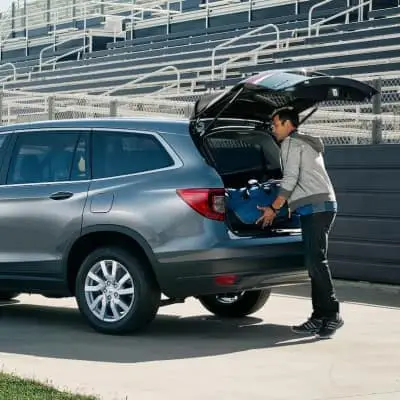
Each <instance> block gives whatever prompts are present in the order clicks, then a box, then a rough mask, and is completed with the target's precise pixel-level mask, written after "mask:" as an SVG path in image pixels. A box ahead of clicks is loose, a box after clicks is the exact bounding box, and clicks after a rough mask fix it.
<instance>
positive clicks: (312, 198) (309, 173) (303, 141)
mask: <svg viewBox="0 0 400 400" xmlns="http://www.w3.org/2000/svg"><path fill="white" fill-rule="evenodd" d="M298 124H299V115H298V113H297V112H296V111H294V110H293V109H291V108H284V109H280V110H277V111H275V112H274V114H273V115H272V127H273V134H274V136H275V138H276V139H277V141H278V142H280V144H281V163H282V170H283V178H282V181H281V187H280V191H279V193H278V196H277V198H276V199H275V200H274V202H273V203H272V205H271V206H270V207H258V208H259V209H260V210H261V211H262V212H263V215H262V216H261V217H260V218H259V219H258V221H257V223H261V224H262V226H263V227H265V226H267V225H270V224H271V223H272V221H273V220H274V218H275V216H276V214H277V213H278V211H279V209H280V208H281V207H282V206H283V205H284V204H285V203H286V202H288V206H289V208H290V210H291V212H295V213H296V214H298V215H300V221H301V228H302V234H303V242H304V251H305V263H306V266H307V269H308V273H309V276H310V278H311V297H312V306H313V313H312V315H311V317H310V318H309V319H308V320H307V321H306V322H304V323H303V324H301V325H298V326H293V327H292V330H293V331H294V332H296V333H301V334H314V335H317V336H319V337H321V338H329V337H331V336H332V335H333V334H334V333H335V332H336V330H337V329H339V328H340V327H342V326H343V323H344V322H343V320H342V318H341V316H340V314H339V302H338V300H337V298H336V295H335V290H334V287H333V282H332V277H331V273H330V269H329V264H328V260H327V250H328V235H329V232H330V229H331V226H332V224H333V222H334V220H335V217H336V212H337V203H336V196H335V192H334V189H333V187H332V183H331V180H330V178H329V176H328V173H327V171H326V169H325V163H324V159H323V151H324V145H323V142H322V140H321V139H320V138H317V137H313V136H308V135H304V134H300V133H299V132H298V131H297V127H298Z"/></svg>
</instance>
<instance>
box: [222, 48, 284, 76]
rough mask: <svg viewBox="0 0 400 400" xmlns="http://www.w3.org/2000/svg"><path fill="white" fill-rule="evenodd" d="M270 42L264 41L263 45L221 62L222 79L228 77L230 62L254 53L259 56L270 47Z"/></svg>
mask: <svg viewBox="0 0 400 400" xmlns="http://www.w3.org/2000/svg"><path fill="white" fill-rule="evenodd" d="M270 44H271V42H267V43H264V44H262V45H261V46H258V47H256V48H255V49H253V50H249V51H248V52H246V53H242V54H238V55H237V56H235V57H232V58H230V59H229V60H228V61H225V62H224V63H223V64H221V67H222V79H223V80H224V79H226V70H227V68H228V65H229V64H231V63H232V62H234V61H236V60H240V59H241V58H243V57H247V56H250V55H253V53H254V56H255V57H258V55H259V53H260V51H261V50H263V49H265V48H266V47H268V46H269V45H270ZM278 50H279V48H278ZM254 64H257V59H256V60H255V62H254Z"/></svg>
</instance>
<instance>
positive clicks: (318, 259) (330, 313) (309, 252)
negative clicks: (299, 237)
mask: <svg viewBox="0 0 400 400" xmlns="http://www.w3.org/2000/svg"><path fill="white" fill-rule="evenodd" d="M335 217H336V213H334V212H321V213H315V214H311V215H303V216H301V217H300V219H301V228H302V232H303V241H304V250H305V263H306V266H307V269H308V274H309V276H310V278H311V297H312V305H313V314H312V316H313V317H314V318H324V317H326V318H332V317H335V316H336V315H337V314H338V313H339V301H338V300H337V298H336V294H335V289H334V287H333V282H332V277H331V272H330V269H329V264H328V257H327V253H328V235H329V232H330V230H331V227H332V225H333V222H334V221H335Z"/></svg>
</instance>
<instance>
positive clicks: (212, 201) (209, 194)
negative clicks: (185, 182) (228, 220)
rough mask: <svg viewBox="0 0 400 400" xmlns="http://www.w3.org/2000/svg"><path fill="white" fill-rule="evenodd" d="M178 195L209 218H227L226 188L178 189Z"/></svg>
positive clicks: (218, 219) (220, 219)
mask: <svg viewBox="0 0 400 400" xmlns="http://www.w3.org/2000/svg"><path fill="white" fill-rule="evenodd" d="M177 193H178V195H179V196H180V197H181V198H182V199H183V201H184V202H185V203H187V204H188V205H189V206H190V207H192V208H193V209H194V210H195V211H197V212H198V213H199V214H201V215H203V216H204V217H206V218H209V219H215V220H217V221H223V220H224V219H225V189H178V190H177Z"/></svg>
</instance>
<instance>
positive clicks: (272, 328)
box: [0, 304, 316, 363]
mask: <svg viewBox="0 0 400 400" xmlns="http://www.w3.org/2000/svg"><path fill="white" fill-rule="evenodd" d="M2 311H3V312H2V318H1V319H0V324H1V325H2V326H0V352H4V353H17V354H24V355H34V356H40V357H51V358H63V359H74V360H87V361H103V362H120V363H135V362H145V361H156V360H173V359H184V358H191V357H206V356H215V355H221V354H229V353H235V352H240V351H245V350H253V349H259V348H268V347H277V346H289V345H299V344H301V343H309V342H311V341H315V340H316V339H313V338H299V336H296V335H294V334H293V333H292V332H291V331H290V328H289V327H288V326H281V325H272V324H261V323H260V322H262V320H261V319H258V318H252V317H248V318H244V319H240V320H221V319H218V318H216V317H213V316H208V315H203V316H199V317H183V318H180V317H178V316H175V315H163V314H160V315H158V316H157V318H156V319H155V321H154V322H153V323H152V324H151V325H150V327H149V328H148V329H147V330H146V331H145V332H143V333H140V334H136V335H129V336H109V335H101V334H98V333H96V332H94V331H92V330H91V328H89V327H88V326H87V325H86V322H85V321H84V320H83V319H82V317H81V315H80V313H79V311H78V310H77V309H73V308H58V307H48V306H34V305H25V304H18V305H13V306H10V307H3V310H2Z"/></svg>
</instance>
